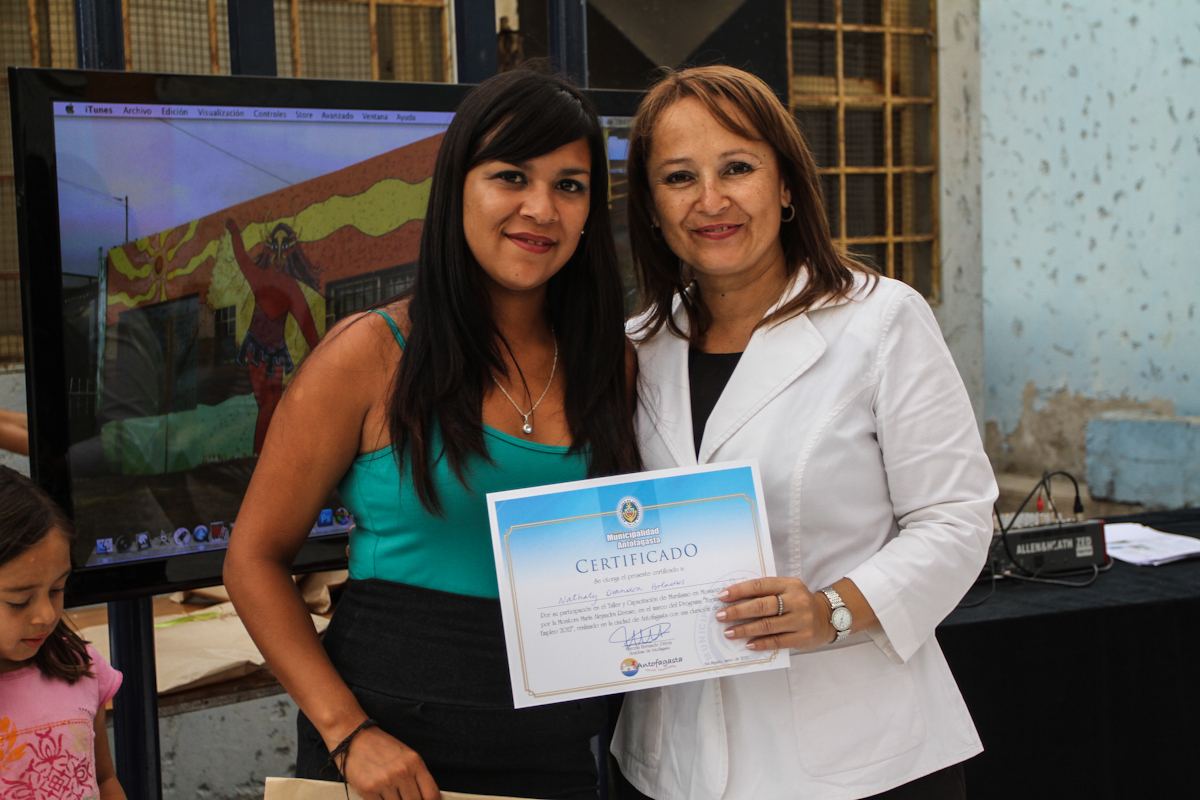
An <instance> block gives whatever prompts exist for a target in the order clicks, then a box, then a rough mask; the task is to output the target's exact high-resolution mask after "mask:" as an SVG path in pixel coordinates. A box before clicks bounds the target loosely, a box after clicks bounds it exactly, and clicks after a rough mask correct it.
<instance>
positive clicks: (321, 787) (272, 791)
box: [263, 778, 522, 800]
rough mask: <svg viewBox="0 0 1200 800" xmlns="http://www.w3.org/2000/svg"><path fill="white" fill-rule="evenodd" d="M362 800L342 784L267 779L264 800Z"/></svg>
mask: <svg viewBox="0 0 1200 800" xmlns="http://www.w3.org/2000/svg"><path fill="white" fill-rule="evenodd" d="M347 791H349V792H350V800H362V798H361V797H359V796H358V792H356V791H354V790H353V789H351V788H350V787H349V786H346V785H345V784H342V783H332V782H330V781H309V780H304V779H302V778H267V795H266V797H265V798H263V800H346V792H347ZM442 800H522V798H520V797H497V796H495V795H490V794H487V795H485V794H462V793H460V792H442Z"/></svg>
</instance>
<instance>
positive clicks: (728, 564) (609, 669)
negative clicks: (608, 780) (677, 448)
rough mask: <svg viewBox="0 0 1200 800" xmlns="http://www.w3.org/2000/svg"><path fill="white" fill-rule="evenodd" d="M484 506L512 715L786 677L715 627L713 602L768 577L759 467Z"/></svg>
mask: <svg viewBox="0 0 1200 800" xmlns="http://www.w3.org/2000/svg"><path fill="white" fill-rule="evenodd" d="M487 498H488V514H489V516H490V519H491V527H492V547H493V551H494V553H495V557H496V574H497V577H498V578H499V582H500V606H501V610H502V611H503V616H504V637H505V644H506V646H507V648H508V664H509V672H510V674H511V678H512V687H513V702H514V704H515V705H516V707H517V708H525V707H528V706H537V705H543V704H545V703H557V702H562V701H564V700H573V699H579V698H584V697H596V696H599V695H605V694H614V693H617V692H625V691H633V690H636V689H647V688H650V687H654V686H666V685H670V684H675V683H684V682H687V681H695V680H703V679H706V678H716V677H723V676H728V675H737V674H740V673H745V672H758V671H760V670H766V669H777V668H780V667H786V666H787V665H788V655H787V652H786V651H783V652H780V651H778V650H774V651H754V650H748V649H746V644H745V640H744V639H743V640H737V641H731V640H729V639H726V638H725V637H724V635H723V633H724V629H725V627H726V626H725V625H724V624H722V623H719V622H717V619H716V616H715V615H716V612H717V610H718V609H719V608H721V607H722V606H723V605H724V604H723V603H721V602H720V601H719V600H717V593H718V592H720V591H721V590H722V589H724V588H725V587H727V586H730V585H732V584H734V583H740V582H741V581H745V580H750V579H751V578H760V577H764V576H768V575H774V574H775V562H774V559H773V557H772V553H771V536H770V532H769V531H768V529H767V515H766V513H765V510H764V508H763V504H762V485H761V483H760V481H759V476H758V464H757V462H754V461H735V462H726V463H722V464H710V465H705V466H700V467H692V468H688V469H670V470H661V471H658V472H642V473H637V474H634V475H620V476H616V477H611V478H595V479H591V480H585V481H575V482H573V483H560V484H555V485H553V486H539V487H535V488H531V489H519V490H516V491H511V492H496V493H493V494H489V495H488V496H487Z"/></svg>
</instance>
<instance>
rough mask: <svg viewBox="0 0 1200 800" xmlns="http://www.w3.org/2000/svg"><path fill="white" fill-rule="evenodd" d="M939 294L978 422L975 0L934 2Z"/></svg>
mask: <svg viewBox="0 0 1200 800" xmlns="http://www.w3.org/2000/svg"><path fill="white" fill-rule="evenodd" d="M937 26H938V157H939V166H940V173H941V174H940V184H941V186H940V192H941V196H940V198H939V203H938V210H939V217H940V230H941V239H942V241H941V265H942V285H941V302H940V303H939V304H937V305H936V306H934V309H933V311H934V314H935V315H936V316H937V319H938V323H939V324H940V325H941V327H942V335H943V336H945V337H946V344H947V345H949V347H950V352H951V353H952V354H953V355H954V362H955V364H957V366H958V371H959V372H960V373H961V374H962V377H963V382H964V383H966V386H967V392H968V393H969V394H970V396H971V405H973V406H974V408H975V417H976V419H977V420H978V421H979V424H980V427H981V428H982V426H983V418H984V357H983V349H984V346H983V269H982V249H983V238H982V221H983V215H982V213H981V211H982V209H981V203H982V198H981V187H980V176H981V170H982V167H981V154H980V149H979V125H980V119H979V0H942V2H939V3H938V19H937Z"/></svg>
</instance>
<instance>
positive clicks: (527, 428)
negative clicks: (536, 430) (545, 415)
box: [521, 422, 533, 435]
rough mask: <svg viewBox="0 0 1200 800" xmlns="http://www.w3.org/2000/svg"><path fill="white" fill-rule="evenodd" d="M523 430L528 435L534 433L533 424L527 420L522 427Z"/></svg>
mask: <svg viewBox="0 0 1200 800" xmlns="http://www.w3.org/2000/svg"><path fill="white" fill-rule="evenodd" d="M521 430H523V431H525V433H526V435H528V434H531V433H533V426H532V425H530V424H529V423H528V422H526V423H525V425H524V426H522V427H521Z"/></svg>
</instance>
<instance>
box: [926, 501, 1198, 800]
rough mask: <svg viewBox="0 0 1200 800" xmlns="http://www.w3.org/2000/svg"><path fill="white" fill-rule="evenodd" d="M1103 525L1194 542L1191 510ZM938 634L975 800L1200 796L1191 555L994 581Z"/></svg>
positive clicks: (1195, 532) (1195, 597)
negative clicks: (1085, 575)
mask: <svg viewBox="0 0 1200 800" xmlns="http://www.w3.org/2000/svg"><path fill="white" fill-rule="evenodd" d="M1108 521H1109V522H1117V521H1121V522H1141V523H1143V524H1145V525H1149V526H1151V527H1154V528H1156V529H1158V530H1163V531H1169V532H1172V533H1182V534H1187V535H1191V536H1195V537H1197V538H1200V509H1185V510H1182V511H1171V512H1162V513H1151V514H1138V515H1133V516H1127V517H1120V518H1115V517H1114V518H1109V520H1108ZM1076 580H1078V579H1076ZM987 589H988V586H987V584H986V583H981V584H977V585H976V586H975V587H974V588H972V590H971V592H970V593H969V594H968V595H967V597H966V598H965V600H964V602H966V603H970V602H972V601H973V600H977V599H979V598H981V597H982V596H983V595H984V594H985V593H986V592H987ZM937 637H938V641H939V642H940V643H941V646H942V650H943V651H944V652H945V654H946V659H947V660H948V661H949V662H950V667H951V669H952V670H953V671H954V677H955V678H956V679H957V681H958V685H959V688H960V689H961V690H962V693H963V697H964V698H965V699H966V702H967V706H968V707H969V708H970V710H971V715H972V716H973V717H974V719H975V725H976V727H977V728H978V730H979V735H980V737H981V738H982V740H983V746H984V748H985V752H984V753H983V754H981V755H979V756H977V757H975V758H973V759H971V760H970V761H968V762H967V765H966V768H967V793H968V796H969V797H970V798H971V800H984V799H985V798H1004V799H1005V800H1011V799H1012V798H1019V800H1033V799H1034V798H1042V797H1045V798H1054V799H1055V800H1060V799H1063V798H1088V800H1093V799H1095V800H1100V799H1101V798H1143V797H1156V798H1157V797H1161V798H1176V797H1200V776H1198V774H1197V773H1198V772H1200V559H1196V560H1189V561H1181V562H1176V563H1173V564H1166V565H1163V566H1160V567H1135V566H1132V565H1129V564H1125V563H1123V562H1119V561H1118V562H1116V563H1115V564H1114V566H1113V568H1112V570H1111V571H1109V572H1107V573H1104V574H1102V575H1101V576H1100V577H1099V579H1098V580H1097V581H1096V582H1095V583H1094V584H1092V585H1091V586H1089V587H1087V588H1083V589H1068V588H1062V587H1056V586H1045V585H1038V584H1029V583H1018V582H1015V581H1011V580H1007V579H1006V580H1001V581H999V582H998V583H997V586H996V592H995V594H994V595H993V596H992V597H991V598H990V599H989V600H988V601H987V602H986V603H984V604H983V605H981V606H978V607H976V608H961V607H960V608H959V609H957V610H955V611H954V612H953V613H951V614H950V616H949V617H947V618H946V620H945V621H943V622H942V624H941V625H940V626H939V627H938V630H937ZM1193 759H1196V760H1195V761H1193Z"/></svg>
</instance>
